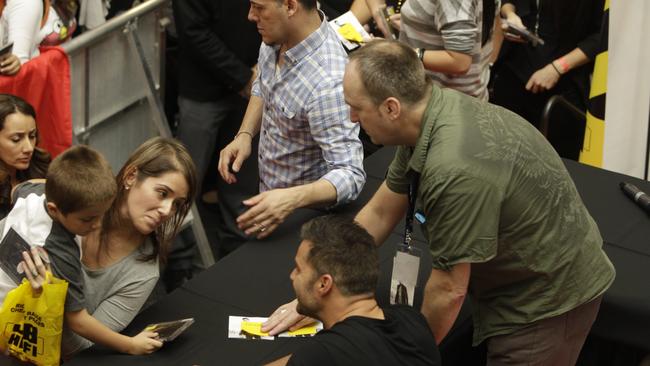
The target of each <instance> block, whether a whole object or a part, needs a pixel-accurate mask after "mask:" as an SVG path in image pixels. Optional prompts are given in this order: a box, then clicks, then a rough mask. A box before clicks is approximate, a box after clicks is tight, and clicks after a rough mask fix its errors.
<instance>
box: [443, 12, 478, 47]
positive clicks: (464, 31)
mask: <svg viewBox="0 0 650 366" xmlns="http://www.w3.org/2000/svg"><path fill="white" fill-rule="evenodd" d="M478 3H479V2H478V1H475V0H472V1H467V0H453V1H446V2H445V1H443V2H440V3H439V4H438V6H439V7H440V8H439V9H438V10H437V11H438V12H439V16H440V18H439V24H440V29H439V31H440V33H441V35H442V41H443V43H444V47H445V49H446V50H448V51H455V52H460V53H466V54H470V53H472V51H473V50H474V46H475V45H476V40H477V37H478V33H479V24H477V23H476V19H475V17H474V14H475V10H476V9H475V7H476V6H478Z"/></svg>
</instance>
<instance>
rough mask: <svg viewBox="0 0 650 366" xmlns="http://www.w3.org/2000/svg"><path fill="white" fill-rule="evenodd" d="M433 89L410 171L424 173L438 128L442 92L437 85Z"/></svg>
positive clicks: (412, 157)
mask: <svg viewBox="0 0 650 366" xmlns="http://www.w3.org/2000/svg"><path fill="white" fill-rule="evenodd" d="M431 89H432V90H431V97H430V99H429V103H428V104H427V108H426V110H425V111H424V114H423V115H422V121H421V122H420V123H421V128H420V136H419V137H418V141H417V142H416V143H415V147H413V153H412V154H411V159H410V160H409V163H408V167H409V169H410V170H414V171H416V172H418V173H422V170H423V169H424V164H425V163H426V161H427V155H428V153H429V147H430V146H431V143H432V140H433V130H434V127H435V126H436V122H437V120H438V113H440V109H441V103H442V90H441V89H440V88H439V87H438V86H436V85H432V88H431Z"/></svg>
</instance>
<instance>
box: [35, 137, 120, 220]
mask: <svg viewBox="0 0 650 366" xmlns="http://www.w3.org/2000/svg"><path fill="white" fill-rule="evenodd" d="M116 192H117V184H116V183H115V176H114V175H113V170H112V169H111V166H110V165H109V164H108V161H106V159H105V158H104V157H103V156H102V154H100V153H99V152H97V151H96V150H94V149H91V148H90V147H88V146H85V145H77V146H73V147H71V148H69V149H67V150H66V151H64V152H63V153H61V154H60V155H59V156H57V157H56V158H55V159H54V160H52V163H51V164H50V167H49V169H48V171H47V181H46V183H45V197H46V199H47V201H48V202H52V203H54V204H55V205H56V207H57V208H58V210H59V211H61V213H62V214H63V215H67V214H69V213H71V212H77V211H81V210H83V209H86V208H88V207H91V206H94V205H98V204H102V203H104V202H107V201H109V200H112V199H114V198H115V194H116Z"/></svg>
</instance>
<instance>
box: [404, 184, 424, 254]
mask: <svg viewBox="0 0 650 366" xmlns="http://www.w3.org/2000/svg"><path fill="white" fill-rule="evenodd" d="M419 185H420V174H419V173H416V172H411V183H410V184H409V207H408V211H407V212H406V222H405V223H404V245H405V246H406V247H407V249H408V250H410V249H411V241H412V240H413V236H412V233H413V217H414V216H415V200H416V199H417V193H418V186H419Z"/></svg>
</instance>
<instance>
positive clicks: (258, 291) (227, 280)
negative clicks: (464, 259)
mask: <svg viewBox="0 0 650 366" xmlns="http://www.w3.org/2000/svg"><path fill="white" fill-rule="evenodd" d="M393 151H394V149H386V148H385V149H382V150H380V151H379V152H377V153H376V154H374V155H372V156H371V157H370V158H368V159H366V162H365V166H366V171H367V173H368V183H366V187H365V188H364V192H363V194H362V197H361V198H360V200H359V202H356V203H354V204H351V205H348V206H346V207H345V208H343V209H341V211H343V212H347V213H349V214H351V215H352V214H353V213H354V212H356V211H358V209H360V208H361V207H362V206H363V204H364V203H365V202H366V201H367V200H368V199H369V198H370V197H371V195H372V193H374V191H375V190H376V189H377V187H379V185H380V184H381V181H382V179H383V177H384V174H385V170H386V167H387V165H388V163H389V161H390V158H391V156H392V152H393ZM566 166H567V168H568V169H569V172H570V173H571V176H572V177H573V179H574V181H575V182H576V186H577V187H578V190H579V191H580V194H581V196H582V198H583V200H584V201H585V204H586V205H587V207H588V208H589V210H590V212H591V214H592V215H593V217H594V218H595V220H596V221H597V222H598V225H599V227H600V229H601V233H602V235H603V238H604V240H605V250H606V252H607V253H608V255H609V256H610V258H611V260H612V262H613V263H614V265H615V266H616V269H617V278H616V281H615V282H614V284H613V285H612V287H611V288H610V290H609V291H608V292H607V293H606V296H605V298H604V301H603V304H602V307H601V311H600V314H599V317H598V320H597V321H596V324H595V325H594V329H593V332H594V333H596V334H598V335H599V336H603V337H606V338H609V339H614V340H616V341H619V342H624V343H627V344H631V345H638V346H641V347H643V348H646V349H648V350H650V334H649V333H650V291H648V288H647V287H646V286H645V285H644V283H645V281H646V278H648V277H649V276H648V275H649V274H650V258H648V253H650V251H649V249H650V247H649V246H650V243H649V242H648V241H649V238H650V219H649V218H648V216H647V215H646V214H645V213H644V212H643V211H641V210H640V209H639V208H638V207H636V206H635V205H634V204H633V203H632V202H631V201H630V200H629V199H628V198H627V197H625V196H623V194H622V193H621V192H620V189H619V188H618V183H619V182H620V181H630V182H633V183H635V184H637V186H639V187H640V188H642V189H644V190H646V191H648V192H650V183H649V182H644V181H639V180H636V179H634V178H630V177H626V176H623V175H620V174H616V173H612V172H607V171H604V170H601V169H596V168H591V167H588V166H584V165H581V164H578V163H575V162H572V161H566ZM320 214H323V211H318V210H310V209H302V210H298V211H296V212H295V213H294V214H293V215H291V216H290V217H289V219H288V220H287V222H285V223H284V224H283V225H282V226H281V227H280V228H279V229H278V230H277V232H276V233H274V234H273V235H272V236H271V237H270V238H268V239H267V240H263V241H251V242H249V243H247V244H246V245H244V246H243V247H241V248H240V249H238V250H237V251H235V252H234V253H232V254H230V255H229V256H227V257H226V258H224V259H223V260H221V261H219V262H218V263H217V264H215V265H214V266H213V267H211V268H209V269H208V270H206V271H204V272H203V273H202V274H200V275H199V276H197V277H196V278H194V279H193V280H192V281H190V282H189V283H187V284H186V285H184V286H183V287H182V288H181V289H179V290H176V291H175V292H173V293H172V294H171V295H169V296H167V297H165V298H164V299H162V300H161V301H159V302H158V303H157V304H155V305H154V306H153V307H151V308H149V309H147V310H145V311H144V312H143V313H142V314H140V315H139V316H138V317H137V318H136V319H135V320H134V322H133V323H132V324H131V326H129V328H128V329H127V330H126V331H125V332H126V333H127V334H135V333H137V332H138V331H140V330H141V329H142V328H143V327H144V326H145V325H147V324H149V323H154V322H160V321H166V320H172V319H178V318H184V317H189V316H193V317H194V318H196V323H195V324H194V325H193V326H192V327H191V328H190V329H189V330H188V331H187V332H186V333H185V334H183V335H182V336H181V337H179V338H178V339H177V340H176V341H174V342H171V343H169V344H166V345H165V346H164V347H163V349H162V350H160V351H159V352H157V353H155V354H153V355H150V356H141V357H133V356H126V355H118V354H115V353H114V352H110V351H106V350H102V349H101V348H99V347H95V348H93V349H91V350H88V351H86V352H84V353H82V354H81V355H79V356H77V357H76V358H75V359H74V360H72V361H71V362H68V363H66V364H67V365H91V364H92V365H96V366H100V365H111V366H114V365H117V364H120V365H124V366H126V365H138V364H154V365H194V364H197V365H217V364H219V365H221V364H223V365H231V364H232V365H253V364H260V363H263V362H268V361H272V360H274V359H277V358H279V357H281V356H283V355H285V354H288V353H290V352H292V351H293V350H295V349H297V348H298V347H300V345H301V344H302V343H301V342H304V340H303V339H282V340H276V341H263V340H252V341H250V340H249V341H246V340H231V339H228V338H227V321H228V315H248V316H266V315H268V314H270V312H271V311H273V310H274V309H275V308H277V306H278V305H280V304H283V303H285V302H287V301H289V300H291V299H292V298H293V290H292V288H291V282H290V280H289V273H290V271H291V269H292V268H293V257H294V255H295V250H296V248H297V247H298V244H299V229H300V226H301V225H302V223H304V222H306V221H307V220H309V219H310V218H312V217H315V216H316V215H320ZM402 230H403V225H400V226H399V227H397V228H396V229H395V230H394V232H393V234H392V235H391V237H390V238H389V240H387V242H386V244H385V245H383V246H382V247H381V249H380V260H381V267H382V277H381V279H380V281H379V284H378V294H379V296H380V302H385V299H386V294H387V291H388V285H389V282H390V280H389V276H390V273H389V272H390V263H391V261H392V255H393V253H394V244H396V243H398V242H399V241H400V240H401V235H402ZM415 239H416V243H417V245H419V246H421V247H422V248H425V243H424V240H423V237H422V235H421V233H419V232H416V235H415ZM424 253H425V255H424V261H423V268H428V267H427V266H428V265H429V263H430V257H428V256H427V255H426V253H427V251H426V250H425V251H424ZM427 275H428V273H426V270H424V271H422V276H421V279H424V278H426V276H427ZM420 300H421V298H420ZM468 324H469V313H468V311H467V308H465V309H464V310H463V313H462V315H461V316H460V318H459V322H458V323H457V324H456V328H455V329H454V331H452V333H450V335H449V337H448V339H447V340H446V341H445V342H444V343H443V344H442V345H441V349H442V351H443V353H444V352H445V349H455V350H456V351H455V352H458V347H455V346H456V345H455V344H454V343H455V342H456V339H457V338H461V337H462V333H463V332H466V331H467V329H468V328H467V326H468ZM462 338H463V339H464V340H466V339H467V338H466V337H462Z"/></svg>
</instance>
